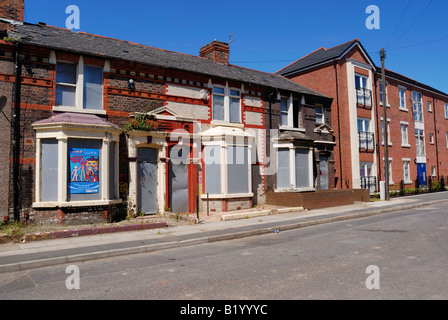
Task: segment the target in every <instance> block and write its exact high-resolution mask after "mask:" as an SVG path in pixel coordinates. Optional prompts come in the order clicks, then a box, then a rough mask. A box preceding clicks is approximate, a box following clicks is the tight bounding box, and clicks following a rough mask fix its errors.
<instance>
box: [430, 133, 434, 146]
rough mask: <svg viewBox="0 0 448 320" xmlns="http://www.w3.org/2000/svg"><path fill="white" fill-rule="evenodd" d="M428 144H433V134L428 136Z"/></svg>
mask: <svg viewBox="0 0 448 320" xmlns="http://www.w3.org/2000/svg"><path fill="white" fill-rule="evenodd" d="M429 143H430V144H434V134H433V133H430V134H429Z"/></svg>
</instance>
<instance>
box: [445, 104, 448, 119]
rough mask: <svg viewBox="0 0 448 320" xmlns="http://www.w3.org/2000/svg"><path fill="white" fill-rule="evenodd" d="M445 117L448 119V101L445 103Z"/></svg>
mask: <svg viewBox="0 0 448 320" xmlns="http://www.w3.org/2000/svg"><path fill="white" fill-rule="evenodd" d="M445 119H448V103H445Z"/></svg>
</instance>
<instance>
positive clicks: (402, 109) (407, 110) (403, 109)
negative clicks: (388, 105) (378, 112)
mask: <svg viewBox="0 0 448 320" xmlns="http://www.w3.org/2000/svg"><path fill="white" fill-rule="evenodd" d="M398 110H400V111H404V112H409V109H407V108H398Z"/></svg>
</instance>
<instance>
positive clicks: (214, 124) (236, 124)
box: [210, 120, 244, 128]
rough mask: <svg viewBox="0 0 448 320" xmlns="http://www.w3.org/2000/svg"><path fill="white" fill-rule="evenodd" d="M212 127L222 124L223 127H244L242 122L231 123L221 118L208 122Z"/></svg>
mask: <svg viewBox="0 0 448 320" xmlns="http://www.w3.org/2000/svg"><path fill="white" fill-rule="evenodd" d="M210 125H211V126H212V127H218V126H224V127H235V128H244V124H242V123H233V122H227V121H221V120H212V121H211V122H210Z"/></svg>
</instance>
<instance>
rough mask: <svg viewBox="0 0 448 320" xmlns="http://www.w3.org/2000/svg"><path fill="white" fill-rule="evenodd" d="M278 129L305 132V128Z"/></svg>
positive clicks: (283, 127)
mask: <svg viewBox="0 0 448 320" xmlns="http://www.w3.org/2000/svg"><path fill="white" fill-rule="evenodd" d="M279 129H280V130H287V131H299V132H305V128H294V127H287V126H280V128H279Z"/></svg>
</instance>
